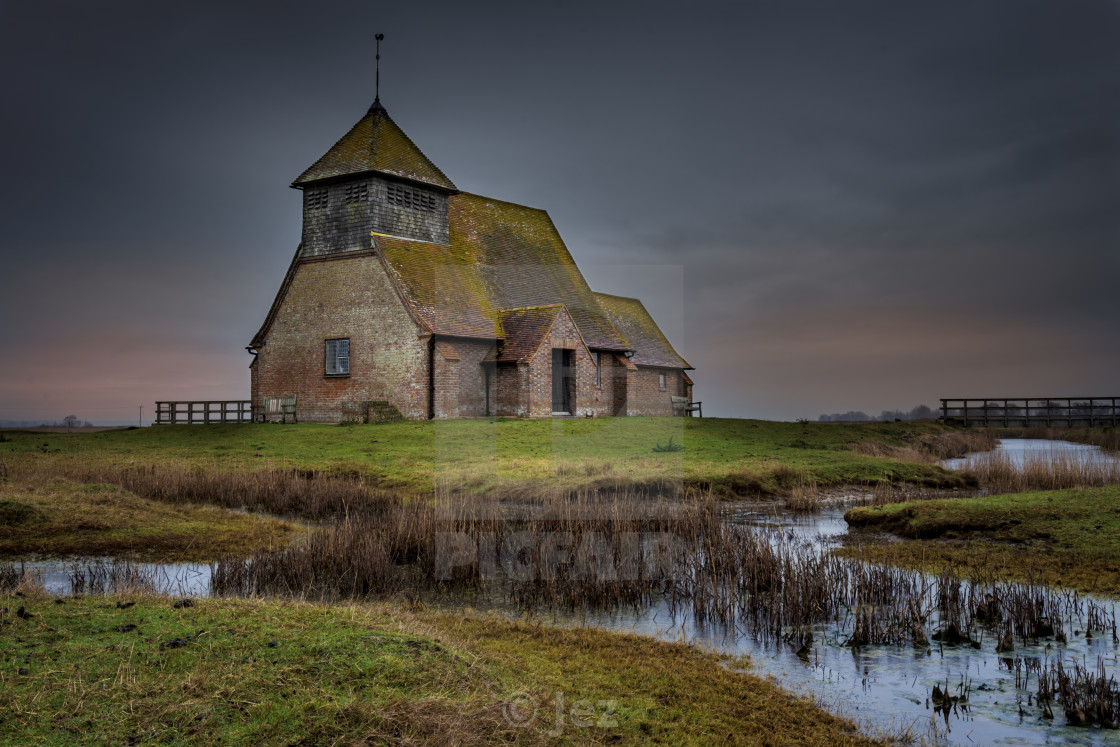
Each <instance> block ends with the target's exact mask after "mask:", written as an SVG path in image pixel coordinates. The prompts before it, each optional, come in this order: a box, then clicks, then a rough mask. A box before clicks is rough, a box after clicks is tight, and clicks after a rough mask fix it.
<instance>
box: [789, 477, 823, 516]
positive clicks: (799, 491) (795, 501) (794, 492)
mask: <svg viewBox="0 0 1120 747" xmlns="http://www.w3.org/2000/svg"><path fill="white" fill-rule="evenodd" d="M824 504H825V501H824V496H823V495H821V490H820V487H819V486H818V485H817V483H815V482H811V481H809V482H799V483H798V484H796V485H794V486H793V488H791V489H790V491H789V495H788V496H787V497H786V499H785V507H786V508H787V509H788V510H790V511H792V512H794V513H798V514H806V513H815V512H817V511H820V510H821V509H822V508H824Z"/></svg>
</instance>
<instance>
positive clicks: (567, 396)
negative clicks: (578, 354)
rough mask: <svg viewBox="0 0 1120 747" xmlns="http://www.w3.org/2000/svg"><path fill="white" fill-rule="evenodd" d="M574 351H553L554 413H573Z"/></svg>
mask: <svg viewBox="0 0 1120 747" xmlns="http://www.w3.org/2000/svg"><path fill="white" fill-rule="evenodd" d="M572 375H573V371H572V351H571V350H564V349H561V348H553V349H552V411H553V412H566V413H569V414H570V413H571V412H572V383H573V381H572Z"/></svg>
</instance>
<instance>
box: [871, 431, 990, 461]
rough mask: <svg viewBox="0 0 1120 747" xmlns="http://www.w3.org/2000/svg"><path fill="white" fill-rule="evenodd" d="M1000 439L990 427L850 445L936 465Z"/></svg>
mask: <svg viewBox="0 0 1120 747" xmlns="http://www.w3.org/2000/svg"><path fill="white" fill-rule="evenodd" d="M998 442H999V438H998V437H997V436H996V434H995V433H994V432H992V431H990V430H967V431H950V432H947V433H929V434H923V435H921V436H918V437H917V438H914V439H910V440H909V441H908V442H906V443H905V444H902V445H898V446H896V445H891V444H885V443H883V442H881V441H860V442H856V443H852V444H850V447H851V449H852V451H854V452H856V453H857V454H863V455H864V456H873V457H883V458H887V459H895V460H898V461H902V462H918V463H921V464H936V463H937V462H940V461H943V460H945V459H955V458H958V457H963V456H965V455H966V454H970V453H972V452H977V451H990V450H992V449H994V448H995V447H996V444H997V443H998Z"/></svg>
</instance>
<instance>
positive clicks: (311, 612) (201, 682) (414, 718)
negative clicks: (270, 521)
mask: <svg viewBox="0 0 1120 747" xmlns="http://www.w3.org/2000/svg"><path fill="white" fill-rule="evenodd" d="M128 602H133V603H134V604H132V605H131V606H129V605H128ZM122 607H123V609H122ZM20 610H22V611H23V615H22V616H20V615H17V614H16V613H17V612H18V611H20ZM0 629H2V630H3V634H0V743H4V744H17V743H18V744H45V745H52V744H58V745H63V744H73V743H75V742H77V741H80V742H83V743H105V744H149V743H159V744H201V745H207V744H229V743H237V744H295V743H299V744H308V745H311V744H369V743H386V742H393V743H404V744H415V743H433V742H438V743H441V744H475V743H511V742H512V743H519V744H543V743H546V742H547V743H550V744H553V743H559V744H576V743H578V744H587V743H618V744H649V743H660V744H711V743H743V742H746V743H765V744H803V745H844V744H870V743H872V742H871V741H870V740H868V739H866V738H863V737H860V736H859V735H858V734H856V733H855V730H854V728H853V726H852V725H851V724H850V723H848V722H846V721H844V720H842V719H840V718H837V717H835V716H831V715H829V714H828V713H826V712H824V711H823V710H821V709H820V708H819V707H817V706H815V705H813V704H811V703H809V702H807V701H805V700H801V699H798V698H795V697H793V696H791V695H789V694H788V693H786V692H784V691H782V690H781V689H780V688H778V687H777V686H776V685H774V684H771V683H770V682H768V681H765V680H763V679H760V678H758V677H756V676H753V675H751V674H749V673H744V672H742V671H740V668H739V665H740V664H742V663H741V662H726V661H722V660H720V659H718V658H717V657H715V656H712V655H709V654H705V653H702V652H699V651H697V650H695V649H693V648H691V647H689V646H687V645H684V644H669V643H659V642H656V641H653V640H649V639H644V638H639V637H634V636H626V635H615V634H609V633H603V632H598V631H593V630H586V629H579V630H558V629H554V628H548V627H542V626H539V625H533V624H527V623H518V622H508V621H503V620H497V619H492V618H491V619H487V618H482V619H480V618H472V617H463V616H449V615H444V614H438V613H433V612H427V611H424V610H418V609H404V608H402V607H400V606H385V605H346V606H343V605H335V606H325V605H311V604H306V603H299V602H263V601H255V600H249V601H231V600H213V599H211V600H199V601H196V602H195V603H194V606H191V607H182V608H179V609H176V608H174V607H173V605H172V600H170V599H163V598H143V597H141V598H128V599H127V601H126V599H125V598H110V597H87V598H82V599H78V598H68V599H52V598H49V597H47V596H45V595H43V594H41V593H36V592H29V593H28V594H27V595H26V596H23V597H15V596H11V595H3V596H0ZM506 704H508V705H506ZM558 704H559V711H560V714H561V716H560V720H559V724H558V720H557V710H558Z"/></svg>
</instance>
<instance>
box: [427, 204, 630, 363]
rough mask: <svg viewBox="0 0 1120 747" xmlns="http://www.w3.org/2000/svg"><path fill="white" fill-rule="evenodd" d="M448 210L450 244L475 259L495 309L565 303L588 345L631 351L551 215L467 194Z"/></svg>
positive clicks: (457, 250)
mask: <svg viewBox="0 0 1120 747" xmlns="http://www.w3.org/2000/svg"><path fill="white" fill-rule="evenodd" d="M448 212H449V218H450V236H451V245H452V246H453V247H455V251H456V252H460V253H462V254H463V255H466V256H470V257H472V258H473V260H474V262H476V263H477V265H478V268H479V273H480V274H481V276H482V277H483V278H484V280H485V287H486V288H487V290H488V291H489V293H490V300H491V305H492V306H493V307H494V308H499V309H519V308H525V307H528V306H546V305H549V304H563V305H564V306H565V307H566V308H567V310H568V313H569V314H570V315H571V317H572V320H573V321H574V322H575V323H576V326H577V327H579V330H580V333H581V334H582V335H583V338H584V340H585V341H586V342H587V345H588V346H589V347H592V348H602V349H606V350H625V349H627V346H626V342H625V340H623V339H622V337H621V336H620V335H619V334H618V332H617V331H616V330H615V329H614V327H612V326H611V323H610V322H609V321H608V320H607V317H606V316H605V315H604V314H603V310H602V308H601V307H600V306H599V303H598V300H597V299H596V298H595V294H594V293H593V292H592V291H591V288H589V287H588V285H587V281H586V280H585V279H584V277H583V274H582V273H580V271H579V268H578V267H577V266H576V263H575V260H573V259H572V255H571V254H570V253H569V252H568V247H566V246H565V245H564V240H563V239H562V238H560V232H559V231H557V230H556V226H555V225H554V224H553V222H552V219H551V218H550V217H549V216H548V213H546V212H545V211H543V210H538V209H536V208H530V207H525V206H524V205H514V204H512V203H509V202H503V201H501V200H493V199H490V198H487V197H480V196H478V195H473V194H468V193H460V194H456V195H452V196H451V198H450V199H449V201H448Z"/></svg>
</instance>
